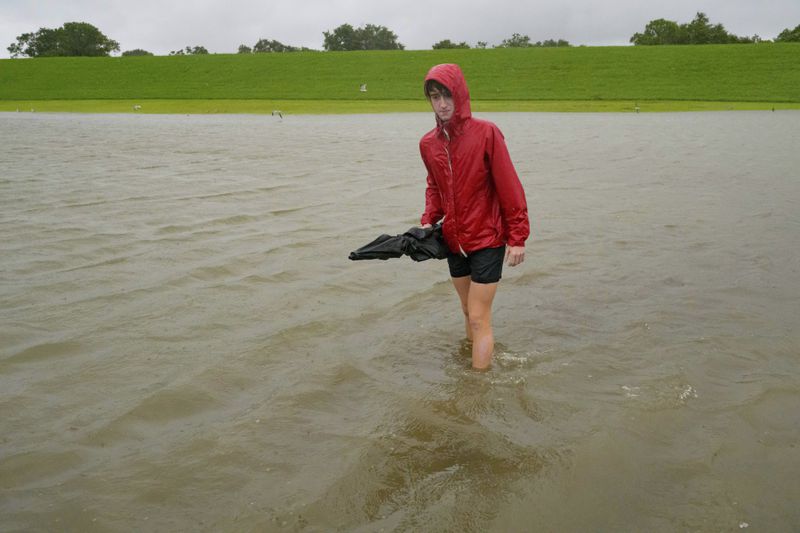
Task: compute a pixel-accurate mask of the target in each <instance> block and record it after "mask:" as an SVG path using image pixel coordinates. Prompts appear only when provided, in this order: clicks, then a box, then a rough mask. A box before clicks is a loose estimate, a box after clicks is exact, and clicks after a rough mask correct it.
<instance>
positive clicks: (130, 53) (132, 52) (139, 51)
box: [122, 48, 153, 56]
mask: <svg viewBox="0 0 800 533" xmlns="http://www.w3.org/2000/svg"><path fill="white" fill-rule="evenodd" d="M122 55H123V56H151V55H153V54H152V53H150V52H148V51H147V50H142V49H141V48H136V49H134V50H125V51H124V52H122Z"/></svg>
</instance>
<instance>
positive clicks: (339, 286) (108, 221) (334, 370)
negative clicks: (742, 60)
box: [0, 112, 800, 531]
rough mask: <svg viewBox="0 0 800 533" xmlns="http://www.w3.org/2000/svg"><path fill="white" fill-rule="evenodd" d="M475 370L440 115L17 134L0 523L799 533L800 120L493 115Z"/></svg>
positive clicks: (2, 154) (138, 120) (3, 369)
mask: <svg viewBox="0 0 800 533" xmlns="http://www.w3.org/2000/svg"><path fill="white" fill-rule="evenodd" d="M482 116H483V117H486V118H489V119H491V120H494V121H495V122H496V123H498V125H499V126H500V127H501V129H502V130H503V131H504V133H505V135H506V139H507V142H508V145H509V148H510V151H511V154H512V157H513V159H514V161H515V163H516V165H517V169H518V171H519V174H520V176H521V179H522V182H523V185H524V187H525V189H526V192H527V196H528V202H529V207H530V212H531V216H532V227H533V233H534V239H533V240H531V241H529V243H528V248H527V260H526V262H525V263H524V264H523V265H521V266H520V267H517V268H514V269H506V272H505V273H504V278H503V281H502V282H501V287H500V289H499V292H498V295H497V298H496V301H495V317H494V318H495V337H496V339H497V341H498V344H497V347H496V355H495V364H494V366H493V368H492V369H491V371H489V372H487V373H475V372H473V371H471V370H470V369H469V362H470V361H469V359H470V358H469V353H470V351H469V346H467V345H466V344H465V342H464V340H463V339H462V337H461V335H462V327H463V326H462V319H461V315H460V313H461V312H460V308H459V305H458V302H457V298H456V295H455V292H454V291H453V289H452V287H451V285H450V283H449V279H448V275H447V268H446V264H445V263H444V262H426V263H419V264H415V263H412V262H411V261H409V260H394V261H387V262H350V261H348V260H347V255H348V253H349V252H350V251H351V250H353V249H355V248H357V247H359V246H361V245H362V244H364V243H366V242H368V241H370V240H372V239H373V238H374V237H375V236H377V235H378V234H380V233H399V232H402V231H404V230H405V229H407V228H408V227H409V226H411V225H413V224H415V223H417V221H418V218H419V214H420V213H421V211H422V207H423V206H422V202H423V198H424V178H425V176H424V168H423V166H422V164H421V162H420V160H419V152H418V147H417V142H418V139H419V137H420V136H421V135H422V133H424V132H425V131H426V130H427V129H429V128H430V127H431V126H432V117H431V116H430V115H428V114H403V115H375V116H369V115H367V116H286V117H284V118H283V120H280V119H278V118H277V117H263V116H155V115H149V116H132V115H118V116H115V115H77V114H63V115H62V114H0V168H2V172H1V175H0V243H1V244H0V247H2V250H1V251H2V255H0V283H1V284H0V328H1V329H0V524H2V527H0V529H2V530H4V531H52V530H75V531H131V530H151V531H180V530H184V531H185V530H194V531H267V530H278V531H280V530H286V531H296V530H307V531H330V530H337V529H339V530H347V531H352V530H356V531H379V530H385V531H412V530H428V531H521V530H541V531H569V530H572V531H676V530H681V531H732V530H739V529H740V528H741V529H744V528H746V527H750V528H752V529H751V530H754V531H796V530H797V528H798V527H800V511H798V509H800V508H799V507H798V506H797V502H798V501H800V483H798V482H797V480H798V479H799V478H800V446H799V444H800V386H798V380H797V376H798V373H799V372H798V371H800V363H798V352H800V333H798V330H799V329H800V304H799V303H798V302H800V180H798V179H797V169H798V168H800V153H798V150H797V138H799V137H800V116H798V114H797V113H796V112H776V113H768V112H752V113H751V112H737V113H707V114H693V113H683V114H658V115H644V114H641V115H633V114H629V115H628V114H626V115H616V114H602V115H599V114H598V115H594V114H592V115H583V114H524V113H520V114H515V113H507V114H486V115H482Z"/></svg>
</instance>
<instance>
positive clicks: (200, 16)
mask: <svg viewBox="0 0 800 533" xmlns="http://www.w3.org/2000/svg"><path fill="white" fill-rule="evenodd" d="M758 4H760V5H758ZM698 11H703V12H705V13H706V14H707V15H708V16H709V17H710V19H711V22H713V23H722V24H723V25H724V26H725V28H726V29H727V30H728V31H730V32H732V33H735V34H737V35H748V36H751V35H754V34H758V35H760V36H761V37H762V38H766V39H772V38H774V37H775V36H776V35H777V34H778V33H780V31H782V30H783V29H784V28H793V27H795V26H797V25H798V24H800V2H798V1H797V0H766V1H764V2H760V3H756V2H753V1H752V0H691V1H690V0H673V1H672V2H663V1H658V2H656V1H650V0H609V1H608V2H604V3H600V2H596V1H594V0H559V1H556V0H550V1H538V2H530V1H529V2H524V1H522V2H521V1H519V0H483V1H480V2H471V1H465V0H437V1H436V2H427V1H425V2H424V1H421V0H405V1H395V0H392V1H388V2H375V1H374V0H369V1H368V0H327V1H325V0H273V1H271V2H264V1H263V0H230V1H228V2H219V1H218V0H213V1H212V0H195V1H192V2H188V1H183V2H166V1H163V0H161V1H155V0H140V1H137V2H129V1H127V2H126V1H122V0H107V1H102V2H101V1H92V0H73V1H72V2H62V1H59V0H42V1H37V2H19V1H17V0H0V12H2V13H3V16H2V18H0V38H2V39H4V40H3V41H1V42H0V44H2V51H0V52H1V53H2V57H8V53H7V52H6V49H5V48H6V47H7V46H8V45H9V44H11V43H12V42H14V41H15V39H16V37H17V36H18V35H20V34H22V33H25V32H28V31H35V30H37V29H38V28H40V27H48V28H53V27H58V26H60V25H61V24H63V23H64V22H70V21H82V22H89V23H91V24H94V25H95V26H97V27H98V28H100V30H101V31H102V32H103V33H105V34H106V35H107V36H109V37H111V38H112V39H115V40H117V41H119V43H120V45H121V48H122V50H130V49H133V48H144V49H146V50H149V51H151V52H154V53H156V54H166V53H168V52H169V51H171V50H177V49H180V48H183V47H185V46H195V45H202V46H205V47H206V48H208V50H209V51H210V52H212V53H233V52H235V51H236V50H237V48H238V46H239V45H240V44H247V45H251V46H252V45H253V44H254V43H255V42H256V41H257V40H258V39H259V38H262V37H263V38H267V39H277V40H279V41H281V42H283V43H286V44H291V45H295V46H307V47H309V48H316V49H321V48H322V41H323V36H322V32H323V31H326V30H331V29H333V28H335V27H337V26H339V25H340V24H343V23H345V22H347V23H350V24H352V25H354V26H361V25H363V24H366V23H373V24H380V25H383V26H387V27H388V28H390V29H391V30H392V31H394V32H395V33H397V35H398V37H399V40H400V42H402V43H403V44H405V45H406V48H407V49H430V47H431V45H432V44H433V43H435V42H437V41H439V40H441V39H452V40H458V41H467V42H469V43H470V44H475V43H476V42H477V41H486V42H488V43H489V44H490V45H492V44H497V43H499V42H500V41H502V40H503V39H504V38H506V37H509V36H510V35H511V34H512V33H521V34H526V35H529V36H530V37H531V39H532V40H533V41H539V40H544V39H566V40H568V41H569V42H571V43H572V44H586V45H625V44H628V39H629V38H630V36H631V35H633V33H635V32H637V31H641V30H642V29H643V28H644V26H645V24H647V22H648V21H650V20H653V19H656V18H666V19H670V20H676V21H678V22H688V21H690V20H691V19H692V18H693V17H694V15H695V13H696V12H698Z"/></svg>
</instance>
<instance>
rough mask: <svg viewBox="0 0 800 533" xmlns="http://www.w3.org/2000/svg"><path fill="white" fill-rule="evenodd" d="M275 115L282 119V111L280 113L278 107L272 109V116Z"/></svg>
mask: <svg viewBox="0 0 800 533" xmlns="http://www.w3.org/2000/svg"><path fill="white" fill-rule="evenodd" d="M275 115H278V116H279V117H281V119H283V113H281V110H280V109H273V110H272V116H273V117H274V116H275Z"/></svg>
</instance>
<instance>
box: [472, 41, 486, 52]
mask: <svg viewBox="0 0 800 533" xmlns="http://www.w3.org/2000/svg"><path fill="white" fill-rule="evenodd" d="M488 44H489V43H487V42H486V41H478V42H477V43H475V48H480V49H481V50H483V49H485V48H486V46H487V45H488Z"/></svg>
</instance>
